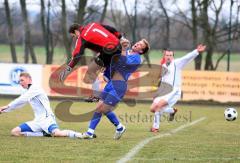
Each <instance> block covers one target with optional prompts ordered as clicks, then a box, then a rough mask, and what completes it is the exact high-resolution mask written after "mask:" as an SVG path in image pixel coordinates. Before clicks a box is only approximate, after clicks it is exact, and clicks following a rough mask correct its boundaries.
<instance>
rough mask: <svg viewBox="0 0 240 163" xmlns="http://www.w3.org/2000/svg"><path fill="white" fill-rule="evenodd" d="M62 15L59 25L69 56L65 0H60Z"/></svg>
mask: <svg viewBox="0 0 240 163" xmlns="http://www.w3.org/2000/svg"><path fill="white" fill-rule="evenodd" d="M61 7H62V17H61V26H62V36H63V44H64V47H65V50H66V53H67V58H68V59H70V58H71V42H70V40H69V38H68V32H67V13H66V3H65V0H62V6H61Z"/></svg>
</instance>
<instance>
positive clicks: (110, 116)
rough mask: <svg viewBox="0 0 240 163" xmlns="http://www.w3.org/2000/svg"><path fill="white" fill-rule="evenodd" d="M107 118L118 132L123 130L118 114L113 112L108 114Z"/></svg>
mask: <svg viewBox="0 0 240 163" xmlns="http://www.w3.org/2000/svg"><path fill="white" fill-rule="evenodd" d="M106 116H107V118H108V119H109V120H110V121H111V122H112V124H114V126H116V127H117V130H118V131H121V130H122V129H123V126H122V124H121V123H120V122H119V120H118V118H117V116H116V114H115V113H114V112H112V111H110V112H108V113H106Z"/></svg>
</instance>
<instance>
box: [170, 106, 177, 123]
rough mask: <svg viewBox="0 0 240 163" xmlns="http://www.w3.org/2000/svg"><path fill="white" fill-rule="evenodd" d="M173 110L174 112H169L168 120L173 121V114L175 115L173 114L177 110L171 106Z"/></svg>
mask: <svg viewBox="0 0 240 163" xmlns="http://www.w3.org/2000/svg"><path fill="white" fill-rule="evenodd" d="M173 110H174V112H173V113H170V114H169V119H168V121H173V120H174V116H175V114H176V113H177V111H178V110H177V109H176V108H173Z"/></svg>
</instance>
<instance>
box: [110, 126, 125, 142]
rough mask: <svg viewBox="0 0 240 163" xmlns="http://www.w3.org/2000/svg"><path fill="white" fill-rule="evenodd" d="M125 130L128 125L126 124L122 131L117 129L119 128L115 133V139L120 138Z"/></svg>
mask: <svg viewBox="0 0 240 163" xmlns="http://www.w3.org/2000/svg"><path fill="white" fill-rule="evenodd" d="M125 131H126V127H125V126H123V129H122V131H117V130H116V132H115V135H114V137H113V138H114V139H115V140H118V139H120V138H121V136H122V135H123V133H124V132H125Z"/></svg>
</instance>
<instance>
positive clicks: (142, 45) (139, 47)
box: [132, 39, 150, 54]
mask: <svg viewBox="0 0 240 163" xmlns="http://www.w3.org/2000/svg"><path fill="white" fill-rule="evenodd" d="M149 49H150V45H149V43H148V41H147V40H146V39H142V40H140V41H138V42H136V43H135V44H134V45H133V46H132V51H133V52H138V53H139V54H145V53H147V52H148V50H149Z"/></svg>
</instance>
